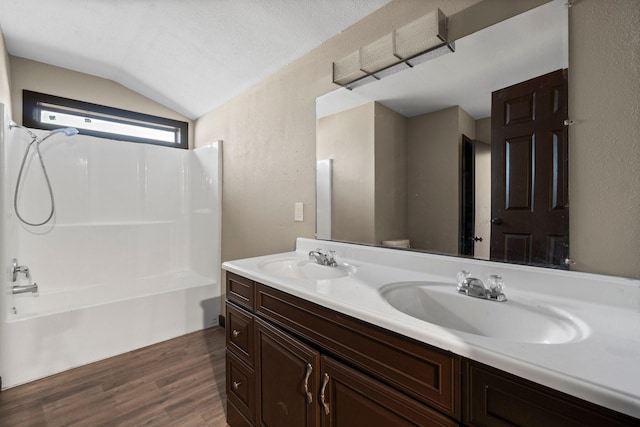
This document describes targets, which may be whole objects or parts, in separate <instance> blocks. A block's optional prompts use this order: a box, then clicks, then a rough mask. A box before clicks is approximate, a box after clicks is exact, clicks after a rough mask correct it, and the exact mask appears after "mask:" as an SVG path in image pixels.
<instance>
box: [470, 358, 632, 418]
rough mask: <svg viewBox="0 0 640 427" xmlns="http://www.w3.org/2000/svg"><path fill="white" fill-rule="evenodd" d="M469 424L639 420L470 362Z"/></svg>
mask: <svg viewBox="0 0 640 427" xmlns="http://www.w3.org/2000/svg"><path fill="white" fill-rule="evenodd" d="M465 365H466V375H465V378H466V381H467V396H466V397H467V405H466V413H465V424H466V425H469V426H478V427H513V426H519V427H537V426H545V427H556V426H557V427H591V426H593V427H602V426H606V427H623V426H629V427H630V426H634V427H637V426H639V425H640V420H638V419H637V418H631V417H627V416H626V415H623V414H619V413H615V412H613V411H611V410H609V409H605V408H602V407H599V406H596V405H594V404H592V403H588V402H585V401H583V400H580V399H577V398H575V397H572V396H568V395H566V394H564V393H560V392H558V391H555V390H551V389H549V388H547V387H543V386H541V385H539V384H534V383H532V382H530V381H527V380H524V379H522V378H518V377H516V376H514V375H510V374H507V373H506V372H501V371H498V370H497V369H494V368H491V367H488V366H485V365H481V364H479V363H476V362H467V363H465Z"/></svg>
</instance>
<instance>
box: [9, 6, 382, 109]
mask: <svg viewBox="0 0 640 427" xmlns="http://www.w3.org/2000/svg"><path fill="white" fill-rule="evenodd" d="M388 1H389V0H0V28H1V29H2V32H3V34H4V37H5V42H6V45H7V50H8V51H9V54H11V55H14V56H18V57H22V58H27V59H31V60H34V61H39V62H43V63H46V64H51V65H55V66H58V67H63V68H67V69H71V70H74V71H79V72H83V73H87V74H91V75H95V76H99V77H103V78H106V79H110V80H113V81H115V82H118V83H120V84H122V85H123V86H125V87H128V88H129V89H131V90H134V91H136V92H138V93H140V94H142V95H145V96H146V97H148V98H150V99H153V100H154V101H156V102H158V103H160V104H163V105H165V106H167V107H169V108H171V109H173V110H175V111H177V112H179V113H181V114H183V115H185V116H187V117H189V118H191V119H196V118H198V117H201V116H202V115H203V114H205V113H207V112H209V111H211V110H213V109H215V108H216V107H218V106H220V105H221V104H223V103H224V102H226V101H228V100H229V99H231V98H233V97H234V96H236V95H238V94H240V93H241V92H242V91H244V90H245V89H247V88H248V87H250V86H252V85H253V84H255V83H257V82H259V81H261V80H262V79H264V78H265V77H267V76H268V75H270V74H272V73H274V72H275V71H277V70H278V69H280V68H282V67H283V66H285V65H287V64H289V63H291V62H293V61H294V60H296V59H297V58H299V57H301V56H303V55H304V54H305V53H307V52H308V51H310V50H312V49H313V48H315V47H317V46H318V45H320V44H322V42H324V41H326V40H328V39H329V38H331V37H333V36H334V35H336V34H338V33H340V32H341V31H342V30H344V29H345V28H347V27H349V26H351V25H353V24H354V23H355V22H357V21H359V20H360V19H362V18H364V17H365V16H367V15H368V14H370V13H372V12H373V11H375V10H376V9H378V8H380V7H382V6H383V5H384V4H386V3H387V2H388Z"/></svg>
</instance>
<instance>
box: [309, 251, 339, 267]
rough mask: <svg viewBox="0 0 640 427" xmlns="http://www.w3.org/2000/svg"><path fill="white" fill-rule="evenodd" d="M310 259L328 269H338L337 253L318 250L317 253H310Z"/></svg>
mask: <svg viewBox="0 0 640 427" xmlns="http://www.w3.org/2000/svg"><path fill="white" fill-rule="evenodd" d="M309 259H310V260H311V261H314V262H315V263H316V264H320V265H326V266H328V267H337V266H338V263H337V262H336V252H335V251H329V252H328V253H327V252H324V251H323V250H322V249H316V250H315V251H310V252H309Z"/></svg>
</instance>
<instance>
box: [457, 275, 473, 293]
mask: <svg viewBox="0 0 640 427" xmlns="http://www.w3.org/2000/svg"><path fill="white" fill-rule="evenodd" d="M469 276H471V273H469V272H468V271H466V270H460V271H458V274H456V279H457V280H458V292H464V290H465V289H466V288H468V287H469V284H468V282H467V281H466V280H467V279H468V278H469Z"/></svg>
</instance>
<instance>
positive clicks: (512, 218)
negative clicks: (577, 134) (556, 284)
mask: <svg viewBox="0 0 640 427" xmlns="http://www.w3.org/2000/svg"><path fill="white" fill-rule="evenodd" d="M567 115H568V109H567V78H566V70H558V71H554V72H552V73H549V74H545V75H544V76H540V77H537V78H535V79H532V80H528V81H526V82H523V83H520V84H517V85H514V86H510V87H508V88H505V89H502V90H499V91H496V92H494V93H493V96H492V107H491V133H492V136H491V140H492V148H491V169H492V170H491V176H492V188H491V193H492V195H491V198H492V207H491V217H492V220H491V222H492V227H491V259H492V260H496V261H509V262H515V263H522V264H531V265H553V266H556V267H558V268H566V264H565V259H566V258H567V255H568V250H569V205H568V198H567V192H568V170H567V169H568V146H567V142H568V139H567V128H566V126H565V124H564V121H565V119H567Z"/></svg>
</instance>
